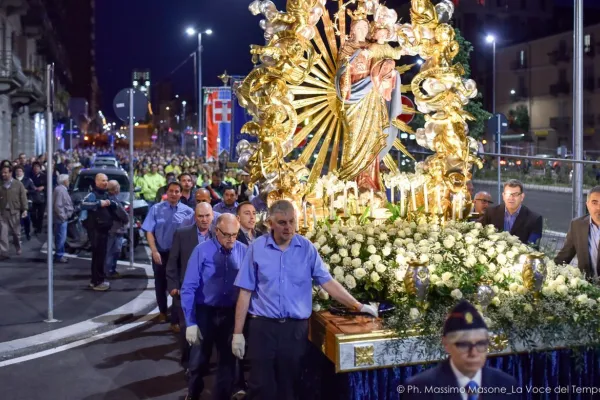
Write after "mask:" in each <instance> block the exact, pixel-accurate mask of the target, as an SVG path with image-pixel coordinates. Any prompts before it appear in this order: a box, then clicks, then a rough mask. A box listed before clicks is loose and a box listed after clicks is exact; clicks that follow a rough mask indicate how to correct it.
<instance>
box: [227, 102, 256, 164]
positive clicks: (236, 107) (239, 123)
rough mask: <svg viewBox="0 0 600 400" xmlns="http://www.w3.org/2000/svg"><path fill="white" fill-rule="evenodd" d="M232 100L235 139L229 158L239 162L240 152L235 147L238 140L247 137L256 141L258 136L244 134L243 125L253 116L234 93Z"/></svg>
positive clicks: (248, 139)
mask: <svg viewBox="0 0 600 400" xmlns="http://www.w3.org/2000/svg"><path fill="white" fill-rule="evenodd" d="M232 100H233V126H232V129H233V134H232V136H233V138H232V139H233V140H231V147H230V151H229V157H230V158H229V159H230V161H232V162H237V160H238V157H239V154H237V151H236V149H235V147H236V146H237V144H238V142H239V141H240V140H242V139H246V140H247V141H249V142H250V143H256V141H257V138H256V136H251V135H246V134H242V133H241V131H242V127H243V126H244V124H245V123H246V122H248V121H251V120H252V117H251V116H250V114H248V112H247V111H246V109H245V108H244V107H242V106H241V105H240V103H239V102H238V100H237V97H236V96H235V95H234V96H232Z"/></svg>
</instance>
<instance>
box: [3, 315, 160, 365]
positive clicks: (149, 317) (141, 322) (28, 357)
mask: <svg viewBox="0 0 600 400" xmlns="http://www.w3.org/2000/svg"><path fill="white" fill-rule="evenodd" d="M157 313H158V307H157V308H155V309H154V310H152V311H151V312H150V313H148V314H146V315H144V316H143V317H140V318H138V319H136V320H135V321H133V322H130V323H128V324H125V325H123V326H120V327H118V328H115V329H111V330H110V331H107V332H102V333H99V334H97V335H94V336H91V337H89V338H85V339H81V340H77V341H75V342H72V343H68V344H64V345H62V346H58V347H55V348H53V349H48V350H44V351H40V352H37V353H33V354H28V355H26V356H21V357H17V358H13V359H11V360H7V361H2V362H0V368H2V367H7V366H9V365H14V364H20V363H22V362H25V361H30V360H35V359H36V358H41V357H46V356H50V355H52V354H56V353H60V352H62V351H65V350H70V349H73V348H75V347H80V346H84V345H86V344H89V343H93V342H96V341H98V340H101V339H105V338H107V337H110V336H113V335H117V334H119V333H123V332H125V331H128V330H131V329H134V328H137V327H138V326H142V325H144V324H147V323H149V322H150V321H151V320H152V319H153V318H155V317H156V314H157Z"/></svg>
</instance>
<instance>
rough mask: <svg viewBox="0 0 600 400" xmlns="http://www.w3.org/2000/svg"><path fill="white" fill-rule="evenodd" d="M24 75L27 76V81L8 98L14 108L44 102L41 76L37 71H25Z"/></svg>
mask: <svg viewBox="0 0 600 400" xmlns="http://www.w3.org/2000/svg"><path fill="white" fill-rule="evenodd" d="M24 74H25V76H27V81H26V82H25V84H24V85H23V86H21V87H19V88H17V90H15V92H14V93H12V94H11V96H10V101H11V103H12V105H13V107H16V108H18V107H22V106H28V105H31V104H33V103H37V102H41V103H43V102H44V90H43V86H42V78H41V74H39V73H38V72H37V71H25V72H24Z"/></svg>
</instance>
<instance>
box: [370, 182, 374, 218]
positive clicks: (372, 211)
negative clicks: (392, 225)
mask: <svg viewBox="0 0 600 400" xmlns="http://www.w3.org/2000/svg"><path fill="white" fill-rule="evenodd" d="M374 216H375V192H373V189H371V213H370V217H371V218H373V217H374Z"/></svg>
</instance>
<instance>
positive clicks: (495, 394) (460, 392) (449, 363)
mask: <svg viewBox="0 0 600 400" xmlns="http://www.w3.org/2000/svg"><path fill="white" fill-rule="evenodd" d="M442 343H443V344H444V348H445V349H446V352H447V353H448V355H449V358H448V359H447V360H445V361H442V362H441V363H439V364H438V366H437V367H435V368H431V369H429V370H427V371H425V372H422V373H420V374H418V375H415V376H413V377H411V378H409V379H408V380H407V381H406V382H405V383H404V385H402V386H403V388H404V395H403V397H402V398H403V399H428V400H435V399H440V400H442V399H444V400H446V399H450V400H475V399H478V398H484V399H486V400H489V399H498V400H500V399H506V398H510V399H519V398H520V394H517V393H515V392H517V381H516V380H515V378H513V377H512V376H510V375H508V374H507V373H505V372H502V371H500V370H498V369H495V368H491V367H486V366H485V362H486V359H487V353H488V346H489V335H488V329H487V326H486V325H485V322H484V321H483V318H482V317H481V314H479V312H478V311H477V309H476V308H475V307H473V306H472V305H471V304H470V303H469V302H467V301H464V300H463V301H461V302H460V303H459V304H458V305H457V306H456V307H454V309H453V310H452V311H451V312H450V315H449V316H448V318H447V319H446V322H445V323H444V332H443V338H442ZM436 389H437V390H436ZM483 393H485V394H483ZM479 394H481V396H479Z"/></svg>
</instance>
